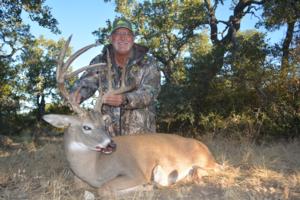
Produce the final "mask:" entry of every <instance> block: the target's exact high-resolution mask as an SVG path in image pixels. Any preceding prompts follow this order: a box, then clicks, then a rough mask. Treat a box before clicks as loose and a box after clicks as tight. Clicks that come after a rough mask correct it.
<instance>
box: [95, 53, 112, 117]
mask: <svg viewBox="0 0 300 200" xmlns="http://www.w3.org/2000/svg"><path fill="white" fill-rule="evenodd" d="M106 61H107V64H106V65H107V76H108V77H107V81H108V91H111V90H112V80H111V78H112V74H111V59H110V55H109V50H108V49H107V50H106ZM100 85H101V79H100V77H99V89H98V92H99V96H98V98H97V100H96V104H95V110H97V111H99V112H101V109H102V104H103V102H102V96H103V87H100Z"/></svg>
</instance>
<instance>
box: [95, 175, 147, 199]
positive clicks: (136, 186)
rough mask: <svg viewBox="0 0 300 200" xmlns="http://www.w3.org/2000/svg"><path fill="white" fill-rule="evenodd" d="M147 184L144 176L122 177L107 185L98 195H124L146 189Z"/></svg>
mask: <svg viewBox="0 0 300 200" xmlns="http://www.w3.org/2000/svg"><path fill="white" fill-rule="evenodd" d="M146 183H147V181H146V179H145V178H144V177H143V175H135V176H127V175H122V176H118V177H116V178H114V179H113V180H111V181H109V182H107V183H105V184H104V185H103V186H102V187H101V188H100V189H99V190H98V194H99V195H103V194H108V193H111V194H124V193H128V192H131V191H137V190H141V189H146V187H145V186H144V185H145V184H146Z"/></svg>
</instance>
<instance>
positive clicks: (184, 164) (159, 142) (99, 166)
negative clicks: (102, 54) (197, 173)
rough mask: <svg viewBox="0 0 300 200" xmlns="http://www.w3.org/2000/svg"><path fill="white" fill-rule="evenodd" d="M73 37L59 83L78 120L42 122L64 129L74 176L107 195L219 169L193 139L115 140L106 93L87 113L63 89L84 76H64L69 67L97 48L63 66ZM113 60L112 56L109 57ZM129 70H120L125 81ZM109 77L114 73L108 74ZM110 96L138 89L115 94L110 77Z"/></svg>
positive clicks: (56, 117)
mask: <svg viewBox="0 0 300 200" xmlns="http://www.w3.org/2000/svg"><path fill="white" fill-rule="evenodd" d="M70 40H71V38H69V40H68V42H67V43H66V45H65V48H64V49H63V50H62V52H61V56H60V60H59V62H58V67H57V82H58V88H59V90H60V92H61V95H62V96H63V97H64V99H65V100H66V101H67V102H68V103H69V105H70V106H71V108H72V109H73V111H75V112H76V113H77V115H57V114H48V115H45V116H43V119H44V120H45V121H47V122H48V123H50V124H51V125H53V126H55V127H58V128H65V135H64V147H65V153H66V156H67V160H68V162H69V164H70V167H71V169H72V171H73V172H74V173H75V175H76V176H78V177H79V178H80V179H81V180H83V181H84V182H86V183H88V184H89V185H91V186H93V187H96V188H100V189H107V190H109V191H114V192H118V191H128V190H131V189H133V188H136V187H138V186H142V185H144V184H147V183H150V182H151V181H153V182H154V183H156V184H159V185H162V186H169V185H172V184H174V183H176V182H178V181H180V180H182V179H183V178H185V177H186V176H187V175H189V174H190V173H191V172H192V171H193V170H194V169H196V168H200V169H201V170H207V169H218V168H219V165H218V164H217V163H216V162H215V159H214V157H213V156H212V154H211V153H210V151H209V150H208V148H207V147H206V146H205V145H204V144H203V143H201V142H199V141H197V140H195V139H189V138H184V137H181V136H177V135H171V134H159V133H155V134H150V133H148V134H147V133H145V134H139V135H126V136H119V137H114V138H111V136H110V135H109V133H108V131H107V129H106V123H105V122H104V120H105V116H103V114H102V112H101V107H102V101H101V95H102V91H99V93H100V95H99V97H98V99H97V102H96V106H95V109H94V110H90V111H87V110H84V109H82V108H81V107H80V105H79V104H78V103H76V101H74V100H73V98H72V96H71V95H70V94H69V92H68V91H67V89H66V87H65V86H64V83H65V79H66V78H71V77H72V76H74V75H76V74H78V73H80V72H81V71H82V70H81V69H80V70H77V71H76V72H72V73H70V74H66V72H67V70H68V67H69V66H70V64H71V63H72V62H73V61H74V60H75V59H76V58H77V57H78V56H79V55H80V54H82V53H83V52H85V51H87V50H88V49H90V48H91V47H93V46H95V45H89V46H87V47H84V48H82V49H81V50H79V51H77V52H75V53H74V55H72V56H71V57H70V58H69V59H68V60H67V61H66V62H64V61H63V59H64V55H65V52H66V49H67V47H68V45H69V42H70ZM107 55H109V53H108V54H107ZM107 60H108V63H107V64H104V63H101V64H97V65H93V66H87V67H85V69H87V68H95V67H99V66H103V65H107V67H108V69H107V70H108V72H110V70H111V68H110V67H111V62H110V60H109V57H108V59H107ZM125 70H126V69H125V68H124V69H123V71H122V79H123V80H124V76H125ZM108 74H110V73H108ZM108 79H109V80H110V82H109V91H108V92H112V93H115V94H122V93H126V92H128V91H131V90H132V89H133V88H134V87H135V85H131V86H125V83H124V81H123V80H122V86H121V88H119V89H117V90H113V89H112V86H111V75H109V76H108Z"/></svg>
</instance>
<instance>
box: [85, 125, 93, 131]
mask: <svg viewBox="0 0 300 200" xmlns="http://www.w3.org/2000/svg"><path fill="white" fill-rule="evenodd" d="M83 130H85V131H90V130H92V128H91V127H89V126H83Z"/></svg>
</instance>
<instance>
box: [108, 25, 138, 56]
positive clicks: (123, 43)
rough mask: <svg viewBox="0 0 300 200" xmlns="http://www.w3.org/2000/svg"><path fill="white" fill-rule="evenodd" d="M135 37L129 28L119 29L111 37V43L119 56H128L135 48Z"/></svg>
mask: <svg viewBox="0 0 300 200" xmlns="http://www.w3.org/2000/svg"><path fill="white" fill-rule="evenodd" d="M133 42H134V36H133V34H132V32H131V31H130V30H128V29H127V28H118V29H117V30H115V31H114V32H113V33H112V35H111V43H112V45H113V47H114V49H115V51H116V52H117V53H119V54H128V53H130V50H131V48H132V46H133Z"/></svg>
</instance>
